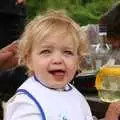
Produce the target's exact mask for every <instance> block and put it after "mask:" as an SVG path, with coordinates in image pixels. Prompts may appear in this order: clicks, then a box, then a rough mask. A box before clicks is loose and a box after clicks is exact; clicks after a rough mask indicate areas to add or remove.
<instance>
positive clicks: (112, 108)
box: [105, 101, 120, 120]
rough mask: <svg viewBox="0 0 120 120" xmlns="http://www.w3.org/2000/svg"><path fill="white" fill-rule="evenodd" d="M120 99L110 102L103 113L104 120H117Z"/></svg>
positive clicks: (119, 110)
mask: <svg viewBox="0 0 120 120" xmlns="http://www.w3.org/2000/svg"><path fill="white" fill-rule="evenodd" d="M119 116H120V101H119V102H114V103H111V104H110V105H109V107H108V110H107V112H106V115H105V120H119Z"/></svg>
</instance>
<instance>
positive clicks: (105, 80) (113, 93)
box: [95, 48, 120, 102]
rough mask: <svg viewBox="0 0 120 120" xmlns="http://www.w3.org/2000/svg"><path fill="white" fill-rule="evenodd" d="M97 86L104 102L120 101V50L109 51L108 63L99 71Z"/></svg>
mask: <svg viewBox="0 0 120 120" xmlns="http://www.w3.org/2000/svg"><path fill="white" fill-rule="evenodd" d="M95 84H96V88H97V90H98V95H99V97H100V99H101V100H102V101H104V102H117V101H120V48H116V49H111V50H110V51H109V54H108V55H107V63H106V64H105V65H104V66H103V67H101V68H100V70H99V71H98V73H97V75H96V83H95Z"/></svg>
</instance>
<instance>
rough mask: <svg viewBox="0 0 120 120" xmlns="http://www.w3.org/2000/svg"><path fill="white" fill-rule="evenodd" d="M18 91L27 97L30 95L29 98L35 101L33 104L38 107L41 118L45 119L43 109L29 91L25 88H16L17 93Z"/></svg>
mask: <svg viewBox="0 0 120 120" xmlns="http://www.w3.org/2000/svg"><path fill="white" fill-rule="evenodd" d="M18 92H22V93H24V94H25V95H27V96H28V97H30V98H31V99H32V100H33V101H34V102H35V104H36V105H37V107H38V109H39V111H40V113H41V115H42V119H43V120H46V118H45V114H44V111H43V109H42V107H41V105H40V104H39V102H38V101H37V100H36V99H35V97H34V96H33V95H32V94H31V93H29V92H28V91H27V90H25V89H18V90H17V93H18Z"/></svg>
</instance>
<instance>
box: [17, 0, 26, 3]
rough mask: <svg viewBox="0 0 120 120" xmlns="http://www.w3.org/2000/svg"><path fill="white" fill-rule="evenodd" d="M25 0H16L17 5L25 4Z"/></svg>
mask: <svg viewBox="0 0 120 120" xmlns="http://www.w3.org/2000/svg"><path fill="white" fill-rule="evenodd" d="M24 3H25V0H16V4H24Z"/></svg>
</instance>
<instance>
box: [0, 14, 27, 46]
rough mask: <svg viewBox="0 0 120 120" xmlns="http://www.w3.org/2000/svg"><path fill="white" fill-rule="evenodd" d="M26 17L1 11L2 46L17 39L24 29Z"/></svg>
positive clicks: (0, 42) (0, 38) (0, 39)
mask: <svg viewBox="0 0 120 120" xmlns="http://www.w3.org/2000/svg"><path fill="white" fill-rule="evenodd" d="M24 25H25V18H24V17H23V16H18V15H10V14H5V13H4V14H3V13H0V48H3V47H5V46H7V45H8V44H10V43H12V42H13V41H15V40H17V39H18V38H19V37H20V35H21V34H22V32H23V30H24Z"/></svg>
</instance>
